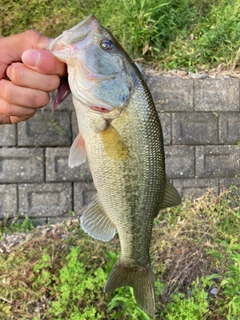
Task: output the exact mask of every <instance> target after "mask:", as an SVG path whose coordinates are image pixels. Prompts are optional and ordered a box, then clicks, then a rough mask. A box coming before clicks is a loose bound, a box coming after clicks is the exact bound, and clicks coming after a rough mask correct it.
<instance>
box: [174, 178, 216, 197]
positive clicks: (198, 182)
mask: <svg viewBox="0 0 240 320" xmlns="http://www.w3.org/2000/svg"><path fill="white" fill-rule="evenodd" d="M173 185H174V186H175V187H176V188H177V190H178V191H179V193H180V195H181V197H186V198H190V199H197V198H199V197H201V196H202V195H204V194H206V193H207V192H210V194H211V195H214V196H217V195H218V191H219V187H218V179H174V180H173Z"/></svg>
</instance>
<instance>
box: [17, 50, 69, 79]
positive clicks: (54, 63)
mask: <svg viewBox="0 0 240 320" xmlns="http://www.w3.org/2000/svg"><path fill="white" fill-rule="evenodd" d="M22 61H23V63H24V64H25V65H26V66H27V67H29V68H31V69H33V70H36V71H38V72H41V73H45V74H57V75H59V76H60V77H63V76H66V74H67V68H66V65H65V63H63V62H60V61H58V60H57V59H56V58H55V57H54V55H53V54H52V53H50V52H48V51H44V50H36V49H29V50H27V51H25V52H24V53H23V55H22Z"/></svg>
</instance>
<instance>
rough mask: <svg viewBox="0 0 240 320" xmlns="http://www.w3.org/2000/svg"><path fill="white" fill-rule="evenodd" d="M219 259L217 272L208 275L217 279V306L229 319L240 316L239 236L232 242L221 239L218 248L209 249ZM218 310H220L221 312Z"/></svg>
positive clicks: (211, 278)
mask: <svg viewBox="0 0 240 320" xmlns="http://www.w3.org/2000/svg"><path fill="white" fill-rule="evenodd" d="M209 254H211V255H213V256H214V257H215V259H216V261H217V266H216V267H217V269H218V270H219V272H218V273H217V274H212V275H211V276H209V277H208V279H209V280H213V279H215V280H217V286H218V294H217V300H216V302H215V308H216V309H218V310H219V311H220V312H223V313H224V314H227V319H228V320H233V319H239V317H240V244H239V239H238V238H233V239H232V240H231V241H230V243H228V242H227V241H221V242H220V243H219V247H218V250H217V251H216V250H214V251H209ZM219 311H218V312H219Z"/></svg>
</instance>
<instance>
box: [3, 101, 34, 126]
mask: <svg viewBox="0 0 240 320" xmlns="http://www.w3.org/2000/svg"><path fill="white" fill-rule="evenodd" d="M36 112H37V109H36V108H25V107H22V106H17V105H14V104H11V103H8V102H7V101H5V100H2V99H1V98H0V115H1V120H2V121H5V123H6V121H7V123H12V121H11V118H12V117H15V118H19V121H22V120H27V119H29V118H31V117H32V116H33V115H34V114H35V113H36ZM15 121H16V119H15ZM0 123H3V122H0ZM15 123H16V122H15Z"/></svg>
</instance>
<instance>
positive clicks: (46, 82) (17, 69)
mask: <svg viewBox="0 0 240 320" xmlns="http://www.w3.org/2000/svg"><path fill="white" fill-rule="evenodd" d="M7 76H8V78H9V79H10V80H11V81H12V82H13V83H14V84H16V85H18V86H21V87H27V88H32V89H38V90H42V91H47V92H51V91H54V90H55V89H57V88H58V87H59V84H60V79H59V76H57V75H46V74H43V73H39V72H36V71H34V70H31V69H29V68H27V67H26V66H25V65H24V64H22V63H19V62H16V63H12V64H11V65H10V66H9V67H8V68H7Z"/></svg>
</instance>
